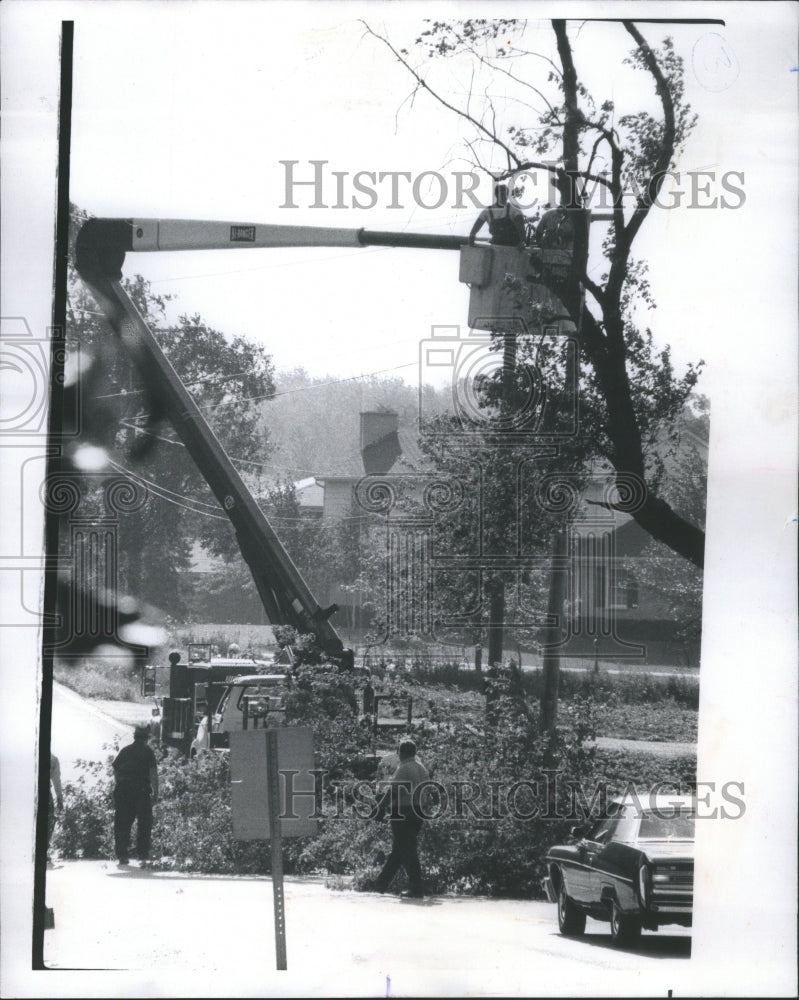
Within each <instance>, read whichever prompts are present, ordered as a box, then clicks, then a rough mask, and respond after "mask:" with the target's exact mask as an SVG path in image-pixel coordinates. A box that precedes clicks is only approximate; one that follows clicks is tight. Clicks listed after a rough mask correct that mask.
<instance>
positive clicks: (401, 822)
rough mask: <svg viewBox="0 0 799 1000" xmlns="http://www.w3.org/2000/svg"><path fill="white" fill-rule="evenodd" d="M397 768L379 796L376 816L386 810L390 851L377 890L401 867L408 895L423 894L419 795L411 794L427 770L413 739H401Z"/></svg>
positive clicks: (384, 886) (380, 817) (381, 816)
mask: <svg viewBox="0 0 799 1000" xmlns="http://www.w3.org/2000/svg"><path fill="white" fill-rule="evenodd" d="M399 759H400V763H399V767H398V768H397V770H396V771H395V772H394V774H393V775H392V777H391V781H390V783H389V786H388V788H387V789H386V791H385V792H384V794H383V795H382V797H381V799H380V802H379V805H378V810H377V818H378V819H382V818H383V817H384V816H385V814H386V812H387V811H388V812H389V817H390V821H391V854H389V856H388V860H387V861H386V863H385V864H384V865H383V870H382V871H381V872H380V874H379V875H378V877H377V880H376V881H375V886H374V887H375V889H376V890H377V892H385V891H386V889H387V888H388V887H389V885H390V884H391V881H392V879H393V878H394V876H395V875H396V874H397V872H398V871H399V869H400V868H401V867H402V868H404V869H405V871H406V872H407V873H408V882H409V891H408V892H407V893H406V894H405V895H408V896H423V895H424V888H423V886H422V869H421V866H420V865H419V854H418V851H417V847H416V838H417V837H418V836H419V831H420V830H421V829H422V818H421V816H420V815H419V811H418V810H419V796H418V795H415V794H414V793H415V792H416V790H417V788H418V787H419V785H420V784H421V783H422V782H423V781H427V779H428V774H427V769H426V768H425V767H424V765H423V764H420V763H419V761H418V760H417V759H416V744H415V743H414V742H413V740H403V741H402V742H401V743H400V745H399Z"/></svg>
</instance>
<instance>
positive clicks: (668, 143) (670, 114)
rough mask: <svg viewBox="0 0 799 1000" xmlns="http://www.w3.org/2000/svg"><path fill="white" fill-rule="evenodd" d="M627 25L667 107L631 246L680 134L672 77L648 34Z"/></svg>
mask: <svg viewBox="0 0 799 1000" xmlns="http://www.w3.org/2000/svg"><path fill="white" fill-rule="evenodd" d="M624 27H625V29H626V30H627V32H628V34H630V35H632V37H633V38H634V39H635V43H636V45H637V46H638V48H639V49H640V51H641V55H642V56H643V60H644V63H645V65H646V68H647V69H648V70H649V72H650V73H651V74H652V77H653V78H654V81H655V89H656V91H657V95H658V97H659V98H660V104H661V107H662V108H663V126H664V129H663V142H662V143H661V148H660V155H659V156H658V159H657V163H656V164H655V169H654V171H653V172H652V175H651V176H650V178H649V180H648V182H647V186H646V187H647V194H646V199H645V200H644V199H641V198H639V199H638V204H637V205H636V208H635V211H634V212H633V215H632V218H631V219H630V221H629V223H628V224H627V227H626V230H625V240H626V242H627V245H628V247H629V246H630V245H631V244H632V241H633V239H634V238H635V235H636V233H637V232H638V230H639V229H640V228H641V225H642V223H643V221H644V219H645V218H646V217H647V215H648V214H649V210H650V208H651V207H652V203H653V202H654V200H655V198H657V195H658V192H659V191H660V188H661V186H662V185H663V181H664V179H665V172H666V171H667V170H668V168H669V165H670V164H671V161H672V158H673V156H674V143H675V136H676V126H675V121H674V101H673V100H672V96H671V88H670V87H669V83H668V80H666V78H665V76H664V75H663V71H662V70H661V68H660V65H659V64H658V61H657V58H656V56H655V53H654V52H653V51H652V49H651V48H650V47H649V44H648V43H647V41H646V39H645V38H644V36H643V35H642V34H641V32H640V31H639V30H638V28H636V26H635V24H634V23H633V22H632V21H625V22H624Z"/></svg>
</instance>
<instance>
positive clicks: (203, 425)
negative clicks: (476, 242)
mask: <svg viewBox="0 0 799 1000" xmlns="http://www.w3.org/2000/svg"><path fill="white" fill-rule="evenodd" d="M466 242H467V238H466V237H461V236H436V235H425V234H415V233H386V232H367V231H366V230H363V229H359V230H354V229H353V230H348V229H322V228H315V227H309V226H275V225H256V224H252V223H229V222H195V221H184V220H165V219H91V220H89V221H88V222H86V223H85V224H84V225H83V227H82V228H81V230H80V232H79V234H78V238H77V243H76V266H77V270H78V273H79V274H80V276H81V278H82V279H83V281H84V282H85V283H86V285H87V287H88V288H89V289H90V290H91V292H92V293H93V295H94V297H95V298H96V299H97V302H98V304H99V305H100V307H101V309H102V311H103V313H104V315H105V318H106V319H107V321H108V323H109V324H110V326H111V327H112V329H113V330H114V332H115V333H116V334H117V336H118V337H119V339H120V340H121V342H122V344H123V345H124V346H125V348H126V349H127V351H128V352H129V353H130V355H131V357H132V358H133V360H134V362H135V363H136V365H137V367H138V368H139V370H140V372H141V374H142V376H143V377H144V379H145V381H146V384H147V390H148V392H149V393H150V394H151V396H152V398H153V401H154V403H155V405H156V406H157V407H158V408H159V411H160V412H162V413H164V414H165V416H166V417H167V418H168V419H169V420H170V421H171V423H172V424H173V426H174V427H175V430H176V431H177V433H178V436H179V437H180V439H181V441H182V442H183V444H184V445H185V447H186V449H187V450H188V452H189V454H190V455H191V457H192V459H193V460H194V462H195V464H196V465H197V467H198V469H199V470H200V472H201V474H202V475H203V477H204V478H205V480H206V481H207V483H208V485H209V486H210V488H211V490H212V491H213V493H214V495H215V496H216V498H217V500H218V501H219V503H220V505H221V507H222V509H223V510H224V511H225V513H226V514H227V516H228V517H229V518H230V520H231V522H232V524H233V527H234V529H235V531H236V538H237V541H238V544H239V548H240V549H241V553H242V556H243V557H244V559H245V561H246V562H247V565H248V566H249V568H250V571H251V572H252V575H253V579H254V581H255V584H256V587H257V589H258V593H259V595H260V598H261V601H262V603H263V606H264V610H265V611H266V614H267V617H268V618H269V620H270V621H271V622H272V623H273V624H288V625H293V626H294V627H295V628H296V629H297V630H298V631H299V632H313V633H314V634H315V636H316V641H317V644H318V646H319V647H320V648H321V650H323V651H324V652H325V653H326V654H327V655H328V657H330V658H331V659H333V660H334V661H336V662H338V663H340V664H341V665H343V666H346V665H348V664H351V662H352V652H351V650H345V649H344V647H343V643H342V641H341V639H340V637H339V636H338V634H337V633H336V630H335V629H334V628H333V626H332V625H331V624H330V622H329V621H328V618H329V616H330V615H331V614H332V613H333V612H334V611H335V610H336V607H335V605H334V606H333V607H331V608H327V609H323V608H321V607H320V605H319V604H318V603H317V601H316V600H315V598H314V597H313V595H312V593H311V591H310V590H309V588H308V586H307V585H306V583H305V581H304V580H303V578H302V576H301V575H300V573H299V571H298V570H297V568H296V566H295V565H294V563H293V562H292V560H291V558H290V556H289V555H288V553H287V552H286V550H285V548H284V547H283V545H282V544H281V542H280V539H279V538H278V537H277V535H276V534H275V532H274V530H273V529H272V526H271V525H270V524H269V521H268V520H267V518H266V517H265V516H264V514H263V512H262V511H261V509H260V508H259V507H258V505H257V504H256V502H255V500H254V498H253V496H252V494H251V493H250V491H249V490H248V488H247V486H246V485H245V483H244V481H243V480H242V478H241V476H240V475H239V474H238V472H237V471H236V469H235V467H234V466H233V464H232V462H231V461H230V459H229V458H228V456H227V454H226V452H225V450H224V448H223V447H222V445H221V444H220V442H219V441H218V439H217V438H216V436H215V434H214V432H213V431H212V430H211V428H210V427H209V425H208V423H207V421H206V420H205V418H204V417H203V415H202V413H201V412H200V410H199V408H198V407H197V405H196V404H195V402H194V400H193V399H192V397H191V395H190V394H189V392H188V391H187V390H186V388H185V386H184V385H183V383H182V382H181V380H180V377H179V376H178V374H177V373H176V372H175V370H174V368H173V367H172V365H171V364H170V363H169V360H168V359H167V357H166V355H165V354H164V352H163V351H162V350H161V348H160V346H159V344H158V342H157V340H156V339H155V337H154V336H153V334H152V332H151V331H150V329H149V328H148V326H147V324H146V322H145V321H144V319H143V318H142V317H141V315H140V314H139V312H138V310H137V309H136V307H135V305H134V304H133V302H132V301H131V299H130V297H129V296H128V295H127V293H126V292H125V290H124V288H123V287H122V285H121V278H122V264H123V263H124V259H125V254H126V253H129V252H136V251H164V250H213V249H231V248H238V249H245V248H249V249H254V248H263V247H326V246H337V247H350V246H351V247H359V246H395V247H416V248H425V249H436V250H459V249H460V247H462V246H463V245H464V244H465V243H466Z"/></svg>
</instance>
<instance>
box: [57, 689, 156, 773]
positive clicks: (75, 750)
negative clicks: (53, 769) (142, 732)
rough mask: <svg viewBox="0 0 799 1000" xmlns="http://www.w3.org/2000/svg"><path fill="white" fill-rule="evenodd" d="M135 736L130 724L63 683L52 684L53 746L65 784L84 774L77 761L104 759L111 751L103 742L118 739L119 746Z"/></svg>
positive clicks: (143, 712)
mask: <svg viewBox="0 0 799 1000" xmlns="http://www.w3.org/2000/svg"><path fill="white" fill-rule="evenodd" d="M147 711H148V709H147V706H144V708H143V711H142V713H141V714H142V718H146V717H147ZM132 735H133V729H132V727H131V726H128V725H125V724H124V723H122V722H118V721H117V720H116V719H112V718H111V716H109V715H107V714H106V713H105V712H103V711H101V710H100V709H98V708H97V707H96V706H94V705H92V703H91V702H90V701H87V700H86V699H85V698H81V696H80V695H79V694H75V692H74V691H70V689H69V688H66V687H64V686H63V684H58V683H54V684H53V721H52V728H51V731H50V747H51V749H52V751H53V753H54V754H55V755H56V757H58V760H59V763H60V764H61V780H62V781H63V782H64V783H66V782H68V781H75V780H76V779H77V778H78V777H79V776H80V775H81V774H83V773H84V772H83V771H81V770H80V768H78V767H76V766H75V761H76V760H78V759H80V760H103V759H104V758H105V757H107V756H108V754H109V753H110V752H111V751H110V750H104V749H103V744H105V743H111V742H113V740H114V739H115V738H119V739H121V744H120V745H124V744H125V743H129V742H130V740H131V738H132Z"/></svg>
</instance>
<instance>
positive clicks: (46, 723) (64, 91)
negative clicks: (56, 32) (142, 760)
mask: <svg viewBox="0 0 799 1000" xmlns="http://www.w3.org/2000/svg"><path fill="white" fill-rule="evenodd" d="M74 27H75V24H74V22H73V21H62V22H61V75H60V80H59V104H58V187H57V193H56V225H55V268H54V281H53V327H52V338H51V346H50V413H49V425H48V444H49V448H48V451H49V456H48V459H47V470H46V474H47V478H48V479H50V478H51V477H53V476H55V475H57V474H58V472H59V471H60V470H61V466H62V448H61V444H60V440H61V438H60V435H61V427H62V416H63V412H62V411H63V405H64V345H65V342H66V329H65V328H66V317H67V260H68V257H69V157H70V148H71V143H72V57H73V38H74ZM44 533H45V552H46V554H47V556H48V557H50V558H49V559H48V562H47V565H46V567H45V571H44V612H45V618H44V626H43V628H42V688H41V700H40V703H39V761H38V764H39V775H38V787H37V796H36V850H35V865H34V876H33V941H32V949H31V952H32V954H31V959H32V968H34V969H43V968H44V967H45V966H44V931H45V929H46V928H47V927H48V924H50V926H52V919H54V918H53V914H52V912H51V911H49V912H48V909H47V906H46V904H45V879H46V865H47V849H48V839H49V838H48V810H49V803H50V730H51V724H52V710H53V655H54V654H53V649H54V648H55V644H56V641H57V632H58V625H56V624H55V621H56V617H55V611H56V603H57V592H58V576H57V567H56V566H55V565H54V561H55V559H54V557H55V556H56V555H57V554H58V536H59V517H58V514H57V513H55V512H54V511H53V510H51V509H49V508H48V509H47V511H46V513H45V525H44ZM48 917H49V918H50V919H49V920H48Z"/></svg>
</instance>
